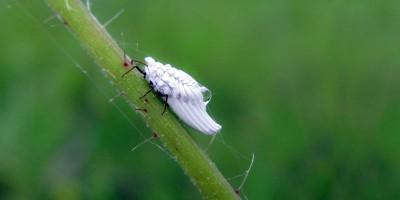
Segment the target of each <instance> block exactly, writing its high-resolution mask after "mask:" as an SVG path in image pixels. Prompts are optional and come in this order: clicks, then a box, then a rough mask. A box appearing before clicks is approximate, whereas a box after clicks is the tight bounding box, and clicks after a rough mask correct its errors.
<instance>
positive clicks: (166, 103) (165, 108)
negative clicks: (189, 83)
mask: <svg viewBox="0 0 400 200" xmlns="http://www.w3.org/2000/svg"><path fill="white" fill-rule="evenodd" d="M167 105H168V95H166V96H165V103H164V110H163V111H162V113H161V115H164V113H165V111H166V110H167Z"/></svg>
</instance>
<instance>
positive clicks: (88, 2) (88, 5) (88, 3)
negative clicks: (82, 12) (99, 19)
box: [86, 0, 91, 12]
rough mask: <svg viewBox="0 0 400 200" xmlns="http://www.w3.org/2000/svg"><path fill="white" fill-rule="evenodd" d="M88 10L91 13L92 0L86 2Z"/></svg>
mask: <svg viewBox="0 0 400 200" xmlns="http://www.w3.org/2000/svg"><path fill="white" fill-rule="evenodd" d="M86 8H87V9H88V10H89V11H90V12H91V8H90V0H86Z"/></svg>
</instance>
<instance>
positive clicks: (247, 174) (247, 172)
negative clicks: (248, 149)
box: [237, 153, 255, 191]
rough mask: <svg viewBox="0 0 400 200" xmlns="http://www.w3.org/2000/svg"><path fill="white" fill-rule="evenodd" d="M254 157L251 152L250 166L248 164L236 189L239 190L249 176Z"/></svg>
mask: <svg viewBox="0 0 400 200" xmlns="http://www.w3.org/2000/svg"><path fill="white" fill-rule="evenodd" d="M254 157H255V156H254V153H253V155H252V156H251V162H250V166H249V168H248V169H247V170H246V171H245V174H244V178H243V180H242V182H241V183H240V185H239V187H238V188H237V190H238V191H240V190H241V189H242V188H243V186H244V184H245V183H246V181H247V178H248V177H249V174H250V170H251V168H252V167H253V163H254Z"/></svg>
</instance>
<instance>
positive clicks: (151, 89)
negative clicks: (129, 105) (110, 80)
mask: <svg viewBox="0 0 400 200" xmlns="http://www.w3.org/2000/svg"><path fill="white" fill-rule="evenodd" d="M153 90H154V88H153V87H151V88H150V90H149V91H147V92H146V93H145V94H144V95H143V96H141V97H140V98H139V99H142V98H143V97H145V96H146V95H148V94H149V93H150V92H151V91H153Z"/></svg>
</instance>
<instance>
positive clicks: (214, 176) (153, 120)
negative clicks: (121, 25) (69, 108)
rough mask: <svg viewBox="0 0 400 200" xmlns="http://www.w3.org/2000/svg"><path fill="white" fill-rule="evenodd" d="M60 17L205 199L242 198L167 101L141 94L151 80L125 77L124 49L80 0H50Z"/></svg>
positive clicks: (152, 95)
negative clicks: (165, 109) (167, 106)
mask: <svg viewBox="0 0 400 200" xmlns="http://www.w3.org/2000/svg"><path fill="white" fill-rule="evenodd" d="M47 2H48V4H49V6H50V7H51V8H52V9H53V10H54V11H55V12H56V14H57V15H58V16H59V19H60V20H62V22H63V23H64V24H65V25H66V26H67V27H68V28H69V29H70V30H71V31H72V32H73V33H74V34H75V36H76V37H77V38H78V39H79V41H80V42H81V43H82V44H83V45H84V46H85V47H86V49H87V50H88V51H89V54H90V55H91V56H92V57H93V58H94V60H95V61H96V63H97V64H98V65H99V66H100V67H101V68H102V70H104V71H106V72H107V74H108V75H109V76H108V77H109V78H110V80H111V81H112V82H113V85H114V86H115V87H116V88H117V89H118V90H119V91H121V92H123V94H124V95H123V96H124V97H125V98H126V99H127V101H128V102H130V104H131V105H132V107H133V109H135V107H137V108H145V109H146V110H147V112H141V114H142V116H143V119H144V120H145V122H146V123H147V124H148V125H149V127H151V128H152V129H153V131H154V132H155V133H156V134H157V136H158V138H159V139H160V140H161V142H162V143H163V145H164V146H165V147H166V148H167V149H168V151H169V152H170V153H171V154H172V155H173V156H174V158H175V159H176V161H177V162H178V163H179V165H180V166H181V167H182V169H183V170H184V172H185V173H186V175H187V176H189V177H190V179H191V181H192V182H193V184H194V185H195V186H196V187H197V188H198V190H199V191H200V193H201V195H202V196H203V198H204V199H239V196H238V195H237V194H236V193H235V192H234V190H233V188H232V187H231V185H230V184H229V183H228V182H227V181H226V180H225V178H224V177H223V176H222V174H221V173H220V172H219V171H218V169H217V167H216V166H215V165H214V163H213V162H212V161H211V160H210V159H209V158H208V157H207V155H206V154H205V153H204V152H203V151H202V150H201V149H200V148H199V147H198V146H197V145H196V144H195V142H194V141H193V140H192V138H191V137H190V136H189V135H188V133H187V132H186V130H185V129H184V128H183V127H182V125H181V124H180V122H179V121H178V120H177V119H176V117H175V115H173V114H171V113H170V112H167V113H165V114H164V115H163V116H162V115H161V112H162V110H163V103H162V102H161V101H160V100H159V99H158V98H157V97H156V96H155V94H153V93H152V94H149V95H148V96H146V98H147V99H148V101H147V102H144V101H143V100H140V99H139V97H140V96H141V95H143V94H144V93H145V92H146V91H148V90H149V86H148V84H147V82H145V81H144V79H143V77H142V76H141V75H140V74H138V73H137V72H135V71H132V72H131V73H130V74H129V75H127V76H125V77H124V78H121V74H123V73H124V72H125V71H126V70H127V69H126V68H125V67H124V66H123V51H122V49H121V48H119V47H118V45H117V43H116V42H115V41H114V40H113V39H112V37H111V36H110V35H109V34H108V33H107V31H106V30H105V28H104V27H103V26H102V25H101V24H100V23H99V22H98V20H97V19H96V18H95V17H94V16H93V15H92V13H91V12H90V11H89V10H88V9H87V8H86V7H85V6H84V4H83V3H82V2H81V1H80V0H47Z"/></svg>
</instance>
